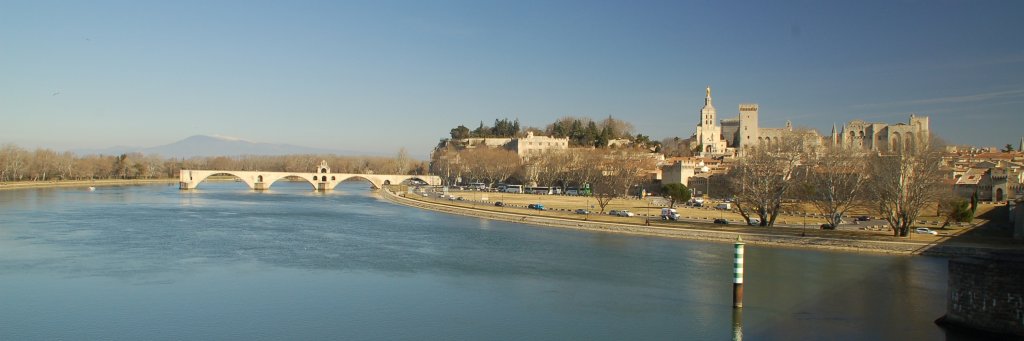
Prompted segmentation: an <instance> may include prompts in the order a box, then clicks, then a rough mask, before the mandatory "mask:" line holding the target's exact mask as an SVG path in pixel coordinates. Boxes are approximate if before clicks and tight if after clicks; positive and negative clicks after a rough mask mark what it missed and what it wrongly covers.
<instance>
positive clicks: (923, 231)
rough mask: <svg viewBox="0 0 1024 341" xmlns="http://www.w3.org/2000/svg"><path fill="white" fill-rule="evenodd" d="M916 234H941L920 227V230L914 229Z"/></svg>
mask: <svg viewBox="0 0 1024 341" xmlns="http://www.w3.org/2000/svg"><path fill="white" fill-rule="evenodd" d="M914 233H922V234H930V235H937V234H939V233H938V232H936V231H932V230H931V229H929V228H927V227H918V228H916V229H914Z"/></svg>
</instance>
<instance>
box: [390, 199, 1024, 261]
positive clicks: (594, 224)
mask: <svg viewBox="0 0 1024 341" xmlns="http://www.w3.org/2000/svg"><path fill="white" fill-rule="evenodd" d="M383 195H384V196H385V197H387V198H389V199H391V200H392V201H395V202H397V203H400V204H403V205H408V206H413V207H418V208H422V209H428V210H433V211H438V212H445V213H451V214H459V215H466V216H473V217H479V218H485V219H492V220H501V221H508V222H515V223H526V224H533V225H540V226H552V227H562V228H572V229H580V230H590V231H601V232H614V233H629V234H637V235H651V236H660V237H670V238H681V239H692V240H704V241H713V242H733V241H735V240H736V238H737V237H742V238H743V241H744V242H746V243H748V244H752V245H764V246H774V247H794V248H812V249H823V250H835V251H847V252H871V253H887V254H901V255H916V254H925V255H937V256H956V255H972V254H977V253H981V252H987V251H991V250H1004V251H1005V250H1017V251H1019V250H1021V249H1022V245H1021V244H1020V243H1018V242H1013V241H1006V240H999V239H985V238H964V237H962V236H961V235H962V234H963V233H964V232H968V231H970V230H971V227H966V228H961V229H957V230H950V231H949V232H946V233H945V234H943V235H938V236H932V235H913V236H911V237H910V238H898V237H893V236H892V234H891V233H890V232H883V231H875V230H852V231H826V230H820V229H817V228H803V227H802V226H792V225H791V226H788V227H772V228H765V227H751V226H746V225H741V224H736V223H733V224H730V225H717V224H711V223H710V221H711V220H712V219H714V218H717V217H719V215H723V216H724V215H726V214H728V213H727V212H715V211H709V210H697V209H694V211H693V212H690V213H684V211H681V212H680V214H681V215H683V216H684V217H687V214H689V217H690V218H691V219H690V221H680V222H667V221H662V220H660V219H659V218H658V217H657V214H658V210H660V207H648V206H649V205H646V204H644V203H643V202H641V203H640V204H639V205H637V201H639V200H633V201H630V200H623V202H620V203H619V204H618V205H617V206H615V207H614V208H612V207H610V208H609V209H622V208H625V209H630V210H633V211H634V212H637V213H641V215H642V214H644V213H647V212H650V215H651V216H652V218H653V219H654V220H648V219H647V217H614V216H609V215H602V214H589V215H578V214H574V213H573V212H572V211H573V209H572V208H573V207H578V208H583V207H589V206H581V204H584V203H583V202H577V201H580V200H587V199H586V198H584V197H564V196H533V195H524V194H495V193H487V192H480V193H476V194H474V193H456V194H455V195H456V196H462V197H463V200H449V199H441V198H437V197H436V196H433V195H431V196H426V197H424V196H422V195H420V194H408V195H407V194H406V193H403V194H401V195H396V194H393V193H390V192H386V191H385V194H383ZM473 195H477V197H473ZM496 195H497V197H495V196H496ZM538 200H543V201H542V202H543V203H544V204H545V206H546V207H547V208H549V210H545V211H537V210H530V209H526V208H525V206H526V203H534V202H538ZM591 200H592V199H591ZM493 201H503V202H504V203H506V206H504V207H496V206H494V205H493ZM702 215H703V216H702ZM711 216H713V217H711ZM734 218H735V217H734Z"/></svg>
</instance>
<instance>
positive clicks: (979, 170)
mask: <svg viewBox="0 0 1024 341" xmlns="http://www.w3.org/2000/svg"><path fill="white" fill-rule="evenodd" d="M953 157H956V158H957V160H956V167H958V168H959V167H963V168H965V169H964V170H959V169H957V168H954V173H953V177H954V179H955V181H956V182H955V184H954V185H953V190H954V192H955V193H956V194H958V195H960V196H962V197H965V198H966V197H970V196H971V195H973V194H974V193H978V199H979V200H982V201H995V202H1006V201H1012V200H1017V199H1022V198H1024V153H1019V152H1009V153H980V154H968V155H958V156H953Z"/></svg>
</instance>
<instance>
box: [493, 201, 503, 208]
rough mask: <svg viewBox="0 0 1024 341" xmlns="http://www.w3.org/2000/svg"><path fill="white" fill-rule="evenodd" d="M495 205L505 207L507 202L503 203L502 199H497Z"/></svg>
mask: <svg viewBox="0 0 1024 341" xmlns="http://www.w3.org/2000/svg"><path fill="white" fill-rule="evenodd" d="M494 206H498V207H505V203H503V202H501V201H495V202H494Z"/></svg>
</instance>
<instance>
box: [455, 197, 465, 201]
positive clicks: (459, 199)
mask: <svg viewBox="0 0 1024 341" xmlns="http://www.w3.org/2000/svg"><path fill="white" fill-rule="evenodd" d="M455 200H458V201H463V200H466V199H463V198H462V197H458V198H455Z"/></svg>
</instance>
